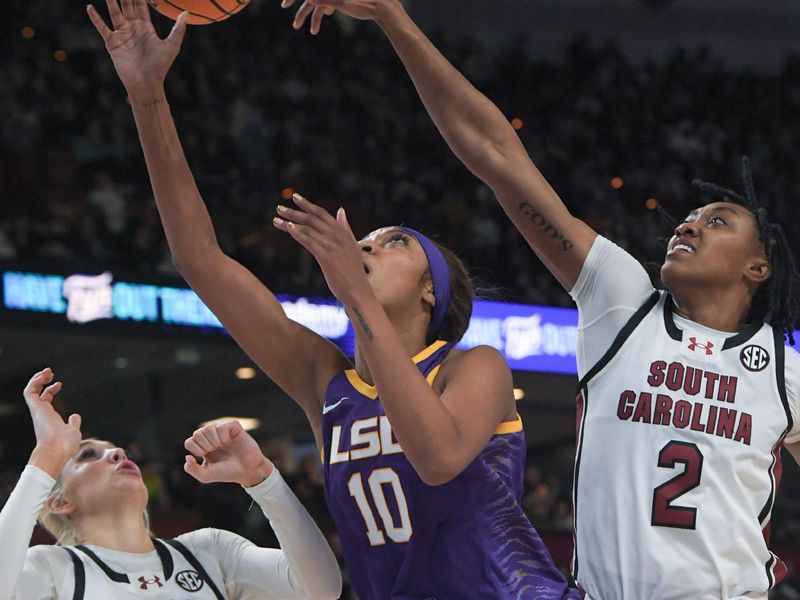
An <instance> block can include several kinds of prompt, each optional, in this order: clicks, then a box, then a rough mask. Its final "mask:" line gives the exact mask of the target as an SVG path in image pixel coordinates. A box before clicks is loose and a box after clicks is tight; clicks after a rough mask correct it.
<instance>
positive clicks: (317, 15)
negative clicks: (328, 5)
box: [310, 6, 325, 35]
mask: <svg viewBox="0 0 800 600" xmlns="http://www.w3.org/2000/svg"><path fill="white" fill-rule="evenodd" d="M324 16H325V9H324V8H322V7H320V6H317V7H316V8H314V12H313V13H311V28H310V31H311V35H317V34H318V33H319V29H320V27H322V17H324Z"/></svg>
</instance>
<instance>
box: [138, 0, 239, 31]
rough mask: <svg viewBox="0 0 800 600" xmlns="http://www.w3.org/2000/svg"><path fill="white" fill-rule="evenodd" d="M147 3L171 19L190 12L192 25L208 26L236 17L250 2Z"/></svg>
mask: <svg viewBox="0 0 800 600" xmlns="http://www.w3.org/2000/svg"><path fill="white" fill-rule="evenodd" d="M147 3H148V4H149V5H150V6H152V7H153V8H154V9H155V10H157V11H158V12H160V13H161V14H162V15H164V16H166V17H169V18H170V19H177V18H178V15H180V14H181V13H182V12H183V11H185V10H188V11H189V20H188V23H189V24H190V25H208V24H210V23H216V22H217V21H224V20H225V19H227V18H228V17H230V16H231V15H235V14H236V13H238V12H239V11H240V10H242V9H243V8H244V7H245V6H247V5H248V4H250V0H147Z"/></svg>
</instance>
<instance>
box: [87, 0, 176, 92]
mask: <svg viewBox="0 0 800 600" xmlns="http://www.w3.org/2000/svg"><path fill="white" fill-rule="evenodd" d="M106 5H107V6H108V14H109V17H110V18H111V26H112V27H111V28H109V27H108V25H106V22H105V21H104V20H103V18H102V17H101V16H100V14H99V13H98V12H97V10H96V9H95V8H94V6H92V5H91V4H90V5H88V6H87V7H86V11H87V12H88V13H89V19H91V21H92V23H93V24H94V26H95V29H97V32H98V33H99V34H100V37H102V38H103V42H104V43H105V45H106V50H108V54H109V55H110V56H111V60H112V61H113V62H114V68H115V69H116V70H117V75H119V78H120V79H121V80H122V84H123V85H124V86H125V89H127V90H128V93H129V94H131V93H133V92H135V91H138V90H140V89H144V90H148V91H149V90H152V89H160V88H162V87H163V85H164V78H165V77H166V76H167V71H169V68H170V67H171V66H172V63H173V62H174V60H175V57H176V56H178V52H179V51H180V48H181V42H182V41H183V36H184V35H185V34H186V22H187V19H188V16H189V14H188V13H187V12H183V13H181V15H180V16H179V17H178V19H177V20H176V21H175V26H174V27H173V28H172V31H171V32H170V34H169V35H168V36H167V37H166V38H164V39H163V40H162V39H161V38H159V37H158V34H157V33H156V31H155V29H154V28H153V23H152V22H151V20H150V10H149V8H148V7H147V2H146V0H106Z"/></svg>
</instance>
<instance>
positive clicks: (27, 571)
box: [0, 465, 341, 600]
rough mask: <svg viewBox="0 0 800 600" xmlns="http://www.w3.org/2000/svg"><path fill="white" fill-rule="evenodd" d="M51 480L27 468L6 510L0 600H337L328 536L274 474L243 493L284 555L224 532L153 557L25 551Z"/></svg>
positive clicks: (186, 538) (0, 526)
mask: <svg viewBox="0 0 800 600" xmlns="http://www.w3.org/2000/svg"><path fill="white" fill-rule="evenodd" d="M54 483H55V482H54V480H53V478H52V477H50V476H49V475H48V474H46V473H45V472H43V471H41V470H40V469H38V468H36V467H33V466H30V465H28V466H27V467H26V468H25V471H24V472H23V474H22V477H20V481H19V483H18V484H17V486H16V487H15V489H14V492H13V493H12V494H11V496H10V498H9V500H8V502H7V503H6V505H5V506H4V507H3V510H2V512H0V539H3V541H4V548H3V560H2V561H0V600H9V599H10V600H127V599H130V600H144V599H147V598H152V599H153V600H223V599H224V600H255V599H258V600H265V599H269V598H275V599H277V598H283V599H289V598H296V599H301V598H302V599H309V600H310V599H314V600H316V599H318V598H327V599H333V598H337V597H338V596H339V593H340V591H341V574H340V572H339V567H338V564H337V563H336V559H335V557H334V556H333V553H332V552H331V550H330V548H329V546H328V544H327V542H326V541H325V538H324V537H323V536H322V533H321V532H320V531H319V529H318V528H317V527H316V525H315V524H314V521H313V520H312V519H311V517H310V516H309V514H308V513H307V512H306V511H305V509H304V508H303V507H302V505H301V504H300V502H299V501H298V500H297V497H296V496H295V495H294V494H293V493H292V492H291V490H290V489H289V488H288V486H287V485H286V483H285V482H284V481H283V478H282V477H281V475H280V473H279V472H278V470H277V469H275V470H274V471H273V473H272V475H270V477H268V478H267V480H266V481H264V482H262V483H261V484H259V485H257V486H254V487H252V488H246V491H247V492H248V493H249V494H250V495H251V496H252V497H253V499H254V500H255V501H256V502H258V504H259V506H261V508H262V510H263V511H264V514H265V515H267V517H268V518H269V519H270V522H271V524H272V527H273V530H274V531H275V533H276V535H277V537H278V540H279V541H280V543H281V549H280V550H278V549H273V548H260V547H258V546H256V545H254V544H252V543H251V542H250V541H248V540H246V539H245V538H243V537H241V536H239V535H236V534H234V533H231V532H229V531H223V530H220V529H200V530H197V531H192V532H189V533H186V534H184V535H181V536H179V537H178V538H176V539H175V540H169V541H162V540H155V542H154V543H155V547H156V549H155V550H154V551H152V552H148V553H141V554H135V553H128V552H119V551H115V550H110V549H108V548H101V547H97V546H91V545H87V546H65V547H62V546H46V545H42V546H34V547H32V548H28V542H29V540H30V537H31V533H32V531H33V525H34V522H35V517H36V513H37V511H38V510H39V508H40V507H41V506H42V504H43V502H44V500H45V499H46V498H47V496H48V494H49V493H50V490H51V489H52V487H53V484H54Z"/></svg>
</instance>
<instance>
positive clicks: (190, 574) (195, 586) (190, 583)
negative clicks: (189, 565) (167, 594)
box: [175, 571, 204, 592]
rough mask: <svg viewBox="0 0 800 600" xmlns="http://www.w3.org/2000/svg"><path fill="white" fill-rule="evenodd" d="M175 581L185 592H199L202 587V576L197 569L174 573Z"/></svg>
mask: <svg viewBox="0 0 800 600" xmlns="http://www.w3.org/2000/svg"><path fill="white" fill-rule="evenodd" d="M175 581H177V582H178V585H179V586H181V589H184V590H186V591H187V592H199V591H200V590H201V589H203V583H204V582H203V578H202V577H200V575H199V574H198V573H197V571H181V572H180V573H178V574H177V575H175Z"/></svg>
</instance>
